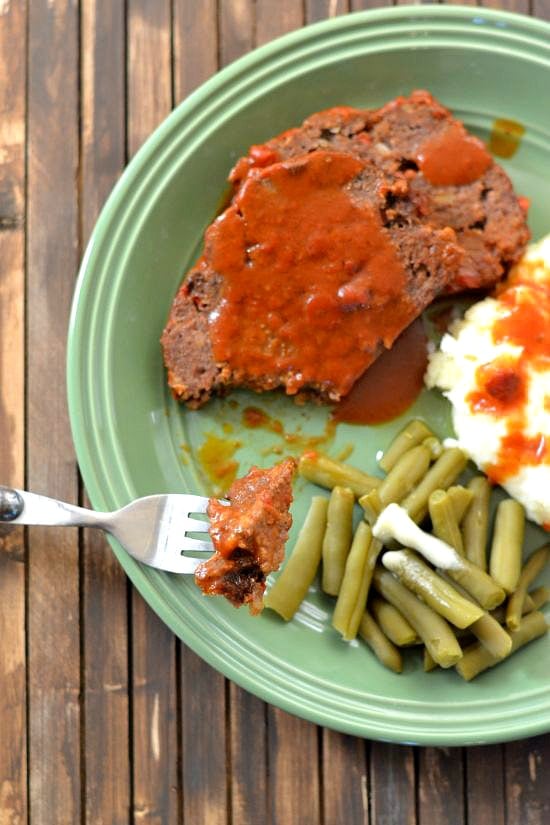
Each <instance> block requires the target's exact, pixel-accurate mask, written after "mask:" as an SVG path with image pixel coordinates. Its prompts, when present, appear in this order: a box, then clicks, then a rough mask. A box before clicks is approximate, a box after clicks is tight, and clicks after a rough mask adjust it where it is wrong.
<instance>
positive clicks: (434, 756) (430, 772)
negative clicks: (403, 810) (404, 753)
mask: <svg viewBox="0 0 550 825" xmlns="http://www.w3.org/2000/svg"><path fill="white" fill-rule="evenodd" d="M465 816H466V812H465V806H464V767H463V753H462V749H461V748H422V749H421V750H419V752H418V819H419V821H420V822H449V823H452V825H462V823H463V822H464V823H465V822H466V818H465Z"/></svg>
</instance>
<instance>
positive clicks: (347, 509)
mask: <svg viewBox="0 0 550 825" xmlns="http://www.w3.org/2000/svg"><path fill="white" fill-rule="evenodd" d="M353 504H354V496H353V492H352V491H351V490H350V489H349V487H334V488H333V490H332V493H331V494H330V499H329V503H328V511H327V529H326V531H325V538H324V539H323V577H322V587H323V590H324V591H325V593H328V594H329V595H330V596H337V595H338V593H339V592H340V585H341V583H342V579H343V577H344V570H345V567H346V559H347V557H348V553H349V550H350V547H351V538H352V534H353Z"/></svg>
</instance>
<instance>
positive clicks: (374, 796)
mask: <svg viewBox="0 0 550 825" xmlns="http://www.w3.org/2000/svg"><path fill="white" fill-rule="evenodd" d="M369 767H370V777H369V778H370V795H371V817H372V822H373V823H376V825H397V823H399V825H416V821H417V820H416V798H415V778H416V770H415V759H414V750H413V749H412V748H409V747H405V746H402V745H387V744H385V743H384V742H372V743H371V746H370V759H369ZM436 821H437V820H435V819H433V820H432V819H427V820H426V823H427V824H428V823H432V822H434V823H435V822H436ZM443 821H444V822H446V821H447V820H443ZM453 825H454V823H453Z"/></svg>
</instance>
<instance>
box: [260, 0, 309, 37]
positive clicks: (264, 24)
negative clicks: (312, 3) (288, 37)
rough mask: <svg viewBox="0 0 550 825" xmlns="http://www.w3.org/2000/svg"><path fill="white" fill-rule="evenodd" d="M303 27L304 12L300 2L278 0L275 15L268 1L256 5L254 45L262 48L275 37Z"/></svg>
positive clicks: (261, 1) (295, 0)
mask: <svg viewBox="0 0 550 825" xmlns="http://www.w3.org/2000/svg"><path fill="white" fill-rule="evenodd" d="M303 25H304V10H303V7H302V2H301V0H279V3H278V4H277V13H276V14H275V12H274V7H273V3H272V2H270V0H258V2H257V3H256V39H255V44H256V45H257V46H262V45H263V44H264V43H268V42H269V41H270V40H273V39H274V38H275V37H280V36H281V35H283V34H286V33H287V32H291V31H294V30H295V29H299V28H300V27H301V26H303Z"/></svg>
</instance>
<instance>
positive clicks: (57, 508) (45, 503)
mask: <svg viewBox="0 0 550 825" xmlns="http://www.w3.org/2000/svg"><path fill="white" fill-rule="evenodd" d="M109 515H110V514H109V513H96V512H95V510H87V509H86V508H85V507H76V506H75V505H74V504H66V503H65V502H64V501H57V500H56V499H54V498H48V497H47V496H39V495H36V493H27V492H26V491H25V490H17V489H15V488H12V487H2V486H0V522H4V523H6V522H9V523H10V524H42V525H54V526H58V527H100V528H101V529H102V530H109Z"/></svg>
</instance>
